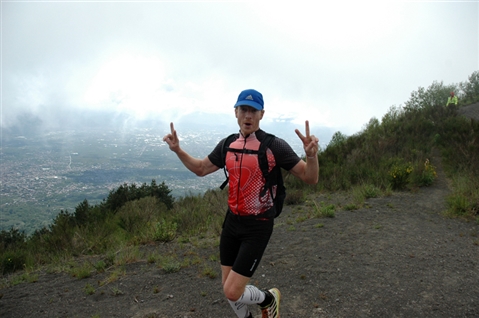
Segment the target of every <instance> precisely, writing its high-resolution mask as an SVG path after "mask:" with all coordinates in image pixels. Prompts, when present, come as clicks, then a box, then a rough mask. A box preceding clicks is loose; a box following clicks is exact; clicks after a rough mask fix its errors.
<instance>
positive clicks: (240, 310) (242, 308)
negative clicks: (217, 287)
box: [228, 298, 249, 318]
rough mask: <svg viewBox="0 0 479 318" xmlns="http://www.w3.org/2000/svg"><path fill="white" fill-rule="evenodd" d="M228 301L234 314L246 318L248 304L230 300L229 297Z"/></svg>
mask: <svg viewBox="0 0 479 318" xmlns="http://www.w3.org/2000/svg"><path fill="white" fill-rule="evenodd" d="M240 299H241V298H240ZM228 302H229V303H230V306H231V308H233V311H234V312H235V314H236V316H238V317H239V318H247V317H248V316H249V309H248V305H246V304H245V303H241V302H239V301H231V300H229V299H228Z"/></svg>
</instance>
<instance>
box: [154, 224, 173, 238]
mask: <svg viewBox="0 0 479 318" xmlns="http://www.w3.org/2000/svg"><path fill="white" fill-rule="evenodd" d="M177 228H178V225H177V224H176V223H175V222H171V221H166V220H160V221H158V222H157V223H156V227H155V229H156V230H155V237H154V238H155V240H156V241H160V242H169V241H172V240H174V239H175V237H176V230H177Z"/></svg>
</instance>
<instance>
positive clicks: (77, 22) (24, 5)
mask: <svg viewBox="0 0 479 318" xmlns="http://www.w3.org/2000/svg"><path fill="white" fill-rule="evenodd" d="M1 18H2V21H1V23H2V25H1V32H2V43H1V53H2V57H1V58H2V59H1V67H2V74H1V75H2V114H1V115H2V126H3V127H8V126H9V125H12V124H13V123H14V122H15V118H16V116H17V114H18V113H19V112H20V111H24V110H27V109H28V110H32V111H34V112H35V114H37V115H38V116H51V115H52V114H55V113H56V111H57V109H61V110H63V111H64V110H68V109H75V108H81V109H104V110H115V111H118V112H128V113H130V114H132V115H135V116H139V117H152V116H159V117H160V118H161V119H162V120H165V121H167V122H168V121H171V120H174V121H178V120H180V117H181V116H182V115H184V114H188V113H191V112H195V111H202V112H208V113H209V112H211V113H231V115H232V116H233V105H234V103H235V102H236V98H237V96H238V94H239V92H240V91H241V90H243V89H246V88H254V89H257V90H259V91H260V92H262V93H263V96H264V100H265V109H266V114H265V120H266V119H281V118H284V119H293V120H294V121H295V122H298V123H301V122H304V120H306V119H309V120H310V122H311V126H317V127H320V126H321V127H332V128H333V129H334V130H341V131H342V132H344V133H346V134H352V133H355V132H357V131H359V130H361V128H362V127H363V126H364V124H365V123H367V122H368V121H369V119H370V118H372V117H376V118H378V119H381V118H382V116H383V115H384V114H385V113H386V112H387V111H388V110H389V108H390V107H391V106H393V105H396V106H398V105H401V104H403V103H404V102H406V101H407V100H408V99H409V97H410V94H411V92H413V91H415V90H417V89H418V87H420V86H421V87H428V86H429V85H431V84H432V83H433V82H434V81H439V82H440V81H443V82H444V84H452V83H459V82H465V81H467V79H468V76H469V75H471V74H472V73H473V72H474V71H476V70H478V69H479V52H478V51H479V43H478V41H479V22H478V21H479V6H478V2H476V1H470V2H435V1H430V2H429V1H428V2H415V1H412V2H403V1H398V2H386V1H381V2H377V1H376V2H365V1H348V2H345V1H327V3H323V2H319V1H315V2H312V1H311V2H309V3H306V2H302V1H288V2H287V3H286V4H278V3H275V2H272V1H271V2H270V1H268V2H234V3H233V2H230V3H222V2H171V1H170V2H159V1H158V2H157V1H149V2H119V1H114V2H108V1H103V2H95V1H84V2H76V1H51V2H47V1H46V2H41V1H38V2H37V1H28V2H27V1H25V2H21V1H2V3H1ZM211 125H215V122H214V121H212V122H211Z"/></svg>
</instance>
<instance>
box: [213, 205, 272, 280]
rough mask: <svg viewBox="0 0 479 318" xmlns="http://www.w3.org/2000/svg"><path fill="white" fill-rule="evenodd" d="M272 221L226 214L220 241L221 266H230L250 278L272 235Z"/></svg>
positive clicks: (270, 219)
mask: <svg viewBox="0 0 479 318" xmlns="http://www.w3.org/2000/svg"><path fill="white" fill-rule="evenodd" d="M273 225H274V219H273V218H267V219H256V218H251V217H241V216H237V215H235V214H233V213H231V212H228V213H227V214H226V218H225V221H224V223H223V230H222V232H221V240H220V259H221V265H223V266H232V267H233V270H234V271H235V272H236V273H238V274H240V275H243V276H246V277H251V276H253V273H254V272H255V270H256V268H258V265H259V262H260V261H261V257H262V256H263V253H264V251H265V249H266V246H267V245H268V242H269V239H270V237H271V234H272V233H273Z"/></svg>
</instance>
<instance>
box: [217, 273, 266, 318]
mask: <svg viewBox="0 0 479 318" xmlns="http://www.w3.org/2000/svg"><path fill="white" fill-rule="evenodd" d="M221 270H222V277H223V290H224V293H225V296H226V298H228V302H229V303H230V305H231V308H233V310H234V312H235V313H236V315H237V316H238V317H240V318H247V317H251V316H250V315H251V314H250V312H249V310H248V305H252V304H261V303H263V302H264V301H265V298H266V297H267V295H266V294H265V292H263V291H261V290H259V289H258V288H257V287H255V286H253V285H248V282H249V281H250V278H249V277H246V276H243V275H240V274H238V273H236V272H235V271H233V270H231V267H230V266H221Z"/></svg>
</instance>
